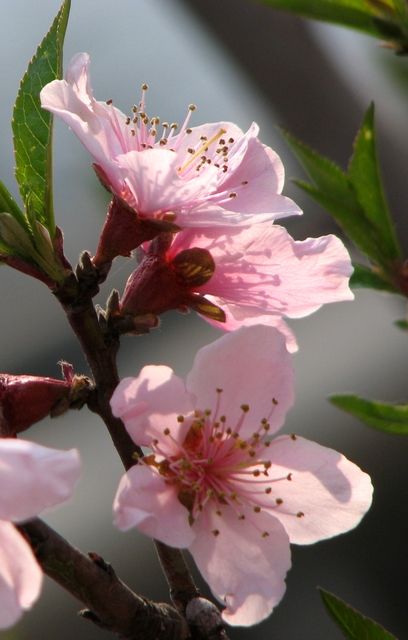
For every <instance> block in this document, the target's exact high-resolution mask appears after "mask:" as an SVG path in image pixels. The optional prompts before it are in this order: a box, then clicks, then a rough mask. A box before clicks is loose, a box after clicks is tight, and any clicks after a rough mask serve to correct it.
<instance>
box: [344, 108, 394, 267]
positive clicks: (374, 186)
mask: <svg viewBox="0 0 408 640" xmlns="http://www.w3.org/2000/svg"><path fill="white" fill-rule="evenodd" d="M348 177H349V179H350V181H351V184H352V186H353V188H354V191H355V194H356V196H357V199H358V201H359V203H360V204H361V206H362V208H363V209H364V213H365V215H366V217H367V218H368V219H369V220H370V221H371V222H372V223H373V225H374V226H375V227H376V228H377V229H378V232H379V237H380V238H381V242H382V253H383V255H384V257H385V258H386V259H388V260H395V259H398V258H400V257H401V253H400V250H399V247H398V242H397V238H396V235H395V231H394V227H393V224H392V220H391V216H390V213H389V211H388V208H387V204H386V201H385V197H384V190H383V187H382V183H381V178H380V172H379V168H378V159H377V150H376V144H375V132H374V104H373V103H371V105H370V107H369V108H368V110H367V112H366V114H365V116H364V120H363V123H362V125H361V127H360V130H359V132H358V133H357V136H356V139H355V141H354V153H353V155H352V157H351V160H350V164H349V169H348Z"/></svg>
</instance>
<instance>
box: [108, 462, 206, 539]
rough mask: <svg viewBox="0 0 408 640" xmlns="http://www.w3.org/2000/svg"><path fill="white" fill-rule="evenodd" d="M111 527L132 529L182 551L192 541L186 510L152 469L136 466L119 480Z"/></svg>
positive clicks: (168, 485)
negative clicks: (113, 525)
mask: <svg viewBox="0 0 408 640" xmlns="http://www.w3.org/2000/svg"><path fill="white" fill-rule="evenodd" d="M113 511H114V514H115V520H114V524H115V525H116V526H117V527H118V529H121V530H122V531H126V530H127V529H130V528H132V527H136V528H137V529H139V531H142V532H143V533H145V534H146V535H148V536H151V537H152V538H155V539H156V540H161V542H164V543H165V544H168V545H169V546H171V547H178V548H184V547H188V546H190V544H191V543H192V541H193V540H194V537H195V534H194V533H193V531H192V529H191V527H190V525H189V522H188V511H187V509H186V508H185V507H183V505H182V504H181V502H180V501H179V499H178V497H177V487H176V486H175V485H170V484H167V483H166V481H165V479H164V478H163V476H160V475H159V474H158V473H157V471H156V470H155V469H154V468H153V467H149V466H148V465H146V464H143V463H142V464H137V465H136V466H134V467H131V468H130V469H129V471H128V472H127V473H126V474H125V475H124V476H123V477H122V479H121V481H120V483H119V487H118V490H117V493H116V496H115V500H114V503H113Z"/></svg>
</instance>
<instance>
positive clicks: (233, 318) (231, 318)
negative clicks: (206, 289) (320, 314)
mask: <svg viewBox="0 0 408 640" xmlns="http://www.w3.org/2000/svg"><path fill="white" fill-rule="evenodd" d="M205 297H206V298H207V300H209V301H210V302H213V303H214V304H215V305H219V304H220V301H219V299H218V298H216V297H215V296H209V295H206V296H205ZM222 308H223V310H224V311H225V315H226V320H225V322H222V323H220V322H217V321H216V320H211V318H207V317H206V316H202V318H203V319H204V320H206V321H207V322H208V323H209V324H212V325H213V327H216V328H217V329H223V330H224V331H236V330H237V329H240V328H241V327H251V326H253V325H255V324H263V325H267V326H268V327H275V328H276V329H278V331H280V333H283V335H284V336H285V338H286V348H287V350H288V351H289V353H295V352H296V351H297V350H298V349H299V347H298V344H297V342H296V338H295V334H294V333H293V331H292V330H291V328H290V327H288V325H287V324H286V322H285V321H284V320H283V318H282V317H281V316H279V315H273V314H272V313H270V314H267V315H264V316H260V315H254V316H248V315H247V314H246V313H245V312H246V311H248V308H244V309H242V307H240V306H239V305H234V304H226V305H224V304H223V305H222Z"/></svg>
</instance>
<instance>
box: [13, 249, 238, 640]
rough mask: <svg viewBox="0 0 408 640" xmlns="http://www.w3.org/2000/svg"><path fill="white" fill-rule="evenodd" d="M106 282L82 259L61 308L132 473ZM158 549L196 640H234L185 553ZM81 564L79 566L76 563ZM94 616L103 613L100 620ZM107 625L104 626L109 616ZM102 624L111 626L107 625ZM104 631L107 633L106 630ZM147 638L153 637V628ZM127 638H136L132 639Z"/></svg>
mask: <svg viewBox="0 0 408 640" xmlns="http://www.w3.org/2000/svg"><path fill="white" fill-rule="evenodd" d="M102 280H103V278H102V277H100V276H99V272H98V269H97V267H95V265H94V264H92V262H91V259H90V257H89V255H88V254H87V253H84V254H83V255H82V257H81V262H80V264H79V265H78V267H77V272H76V276H75V275H74V274H71V276H70V277H69V278H67V280H66V281H65V283H64V284H63V285H62V287H61V288H60V289H59V290H58V291H57V292H56V293H55V295H56V297H57V299H58V300H59V302H60V303H61V305H62V307H63V309H64V311H65V313H66V315H67V318H68V321H69V323H70V325H71V327H72V329H73V331H74V333H75V335H76V336H77V338H78V340H79V343H80V344H81V347H82V349H83V351H84V354H85V358H86V360H87V362H88V365H89V367H90V369H91V371H92V375H93V377H94V381H95V389H94V394H93V396H91V398H90V400H89V401H88V406H89V408H90V410H91V411H94V412H95V413H97V414H98V415H99V416H100V417H101V418H102V420H103V421H104V423H105V425H106V426H107V428H108V430H109V433H110V435H111V437H112V440H113V443H114V445H115V447H116V449H117V451H118V453H119V455H120V457H121V460H122V462H123V464H124V467H125V469H126V470H127V469H129V468H130V467H131V466H133V465H134V464H135V458H137V457H138V456H140V455H143V452H142V450H141V449H140V447H138V446H137V445H136V444H135V443H134V442H133V440H132V439H131V438H130V436H129V434H128V432H127V431H126V428H125V426H124V424H123V422H122V421H121V420H120V419H118V418H115V417H114V416H113V415H112V411H111V408H110V404H109V401H110V398H111V396H112V393H113V391H114V390H115V388H116V386H117V385H118V384H119V375H118V371H117V365H116V355H117V352H118V350H119V347H120V339H119V335H118V334H116V333H114V331H112V330H109V329H108V327H106V326H105V328H104V329H102V326H101V324H100V323H99V320H98V316H97V313H96V310H95V307H94V305H93V302H92V298H93V297H94V296H95V295H96V293H98V291H99V282H101V281H102ZM24 526H25V527H29V526H33V525H32V523H30V525H24ZM48 535H49V533H48ZM55 536H57V534H54V537H53V539H55ZM58 538H59V536H58ZM64 543H65V545H68V547H70V545H69V544H68V543H67V542H66V541H64ZM155 545H156V549H157V552H158V555H159V558H160V562H161V564H162V567H163V571H164V573H165V575H166V578H167V581H168V584H169V587H170V595H171V598H172V602H173V603H174V605H175V607H176V609H177V611H178V614H180V616H183V618H182V619H183V620H184V622H185V616H187V618H188V619H189V620H190V621H191V628H192V629H193V630H194V638H197V640H201V639H203V640H204V639H207V638H208V639H211V640H228V639H227V636H226V635H225V631H224V625H223V622H222V619H221V615H220V612H219V610H218V609H217V608H216V607H215V606H214V605H213V604H212V603H210V602H209V601H207V600H204V599H203V598H200V597H199V596H200V592H199V591H198V589H197V587H196V586H195V584H194V581H193V579H192V577H191V574H190V571H189V569H188V567H187V564H186V562H185V559H184V557H183V554H182V552H181V551H180V550H179V549H175V548H171V547H167V546H166V545H164V544H163V543H161V542H158V541H155ZM75 552H76V553H77V554H79V556H78V557H80V558H82V559H83V558H85V560H86V562H87V563H88V564H87V565H86V566H88V565H89V563H90V562H91V560H89V559H88V558H86V556H83V555H82V554H80V552H78V551H76V550H75ZM42 557H43V558H44V559H43V561H42V566H43V568H44V571H45V572H46V573H47V575H49V576H50V577H52V578H53V579H54V580H55V581H56V582H59V584H61V585H62V586H63V587H64V588H65V589H68V591H70V592H71V593H73V591H72V590H71V589H70V583H69V581H67V580H66V577H65V574H64V569H65V566H64V564H63V565H61V566H59V567H58V568H57V570H56V569H55V565H54V564H53V563H52V562H51V565H52V566H51V567H50V566H49V565H50V562H49V559H48V560H47V557H48V553H47V550H46V548H45V547H44V546H43V556H42ZM40 562H41V560H40ZM75 562H77V560H76V559H75ZM82 562H83V560H82ZM91 564H92V565H93V564H94V563H93V562H91ZM110 571H113V570H110ZM114 577H115V581H116V582H115V584H120V585H122V587H123V588H124V589H127V587H125V585H123V583H121V582H120V581H119V579H118V578H116V576H114ZM86 578H87V574H85V575H84V576H82V575H81V580H82V579H85V584H87V582H86ZM81 580H79V582H78V585H79V588H78V589H77V590H76V592H75V593H73V595H76V597H78V595H77V592H78V593H79V594H80V593H82V591H81V589H80V587H81ZM101 584H102V583H101ZM99 586H100V585H99ZM106 587H107V588H108V589H111V586H109V585H105V586H104V587H103V588H101V590H100V596H99V595H98V597H101V598H103V599H102V602H103V601H104V598H106V592H104V588H106ZM98 594H99V589H98ZM130 594H131V595H132V598H133V599H134V598H137V599H138V600H139V601H140V602H141V603H142V604H143V607H144V608H153V612H154V613H153V615H154V616H156V618H157V616H158V614H157V613H155V611H156V609H157V607H160V609H159V613H160V615H159V618H160V619H161V618H162V617H163V615H164V613H167V615H170V614H169V613H168V612H169V611H170V612H172V615H173V614H175V615H178V614H177V612H176V611H174V610H173V609H172V608H171V607H170V606H169V605H155V604H153V603H150V602H147V601H146V600H144V599H141V598H139V597H138V596H135V594H133V593H132V592H130ZM98 597H97V598H96V600H95V604H96V605H98ZM79 599H80V600H81V601H82V602H83V600H82V598H81V597H79ZM194 603H195V604H194ZM198 603H201V604H200V606H198ZM87 606H89V605H87ZM133 606H136V602H135V601H134V600H133ZM164 607H166V609H165V610H164V609H163V608H164ZM139 609H140V605H138V608H137V611H139ZM90 610H91V612H90V613H87V614H85V617H87V618H88V619H91V620H93V621H94V622H96V623H97V624H99V622H98V618H99V617H100V616H99V613H98V611H99V610H98V609H96V608H95V605H94V606H90ZM93 611H97V615H96V619H95V615H94V613H93ZM163 611H164V613H163ZM102 613H103V611H102ZM137 615H139V613H137ZM101 620H103V616H102V618H101ZM177 623H178V624H179V619H177ZM102 624H103V625H105V623H102ZM104 628H107V627H106V626H104ZM177 628H178V632H179V631H180V629H179V627H177ZM111 630H112V629H111ZM147 632H148V633H150V628H149V629H148V630H147ZM140 633H141V628H140V621H138V634H139V635H138V638H140V637H141V635H140ZM176 636H177V634H176ZM124 637H126V638H131V637H132V636H124ZM150 637H151V636H150V635H146V639H147V638H150ZM154 637H156V638H158V639H159V638H161V637H162V636H158V635H156V636H154ZM163 637H164V636H163ZM172 637H173V636H171V635H168V636H166V638H169V640H170V639H171V638H172ZM177 637H178V638H179V640H182V638H184V637H189V636H182V635H179V636H177Z"/></svg>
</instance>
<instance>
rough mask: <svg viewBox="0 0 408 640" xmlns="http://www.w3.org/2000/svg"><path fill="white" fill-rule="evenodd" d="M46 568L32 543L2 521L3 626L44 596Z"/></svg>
mask: <svg viewBox="0 0 408 640" xmlns="http://www.w3.org/2000/svg"><path fill="white" fill-rule="evenodd" d="M42 583H43V574H42V571H41V569H40V567H39V565H38V563H37V561H36V559H35V557H34V555H33V552H32V550H31V548H30V547H29V545H28V543H27V542H26V541H25V540H24V538H23V536H22V535H21V534H20V533H19V532H18V531H17V530H16V529H15V528H14V526H13V525H12V524H11V523H10V522H4V521H3V520H0V628H1V629H5V628H7V627H10V626H11V625H13V624H14V623H15V622H17V621H18V620H19V618H20V617H21V615H22V613H23V611H24V610H26V609H30V608H31V606H32V605H33V604H34V602H35V601H36V600H37V598H38V596H39V595H40V592H41V588H42Z"/></svg>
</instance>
